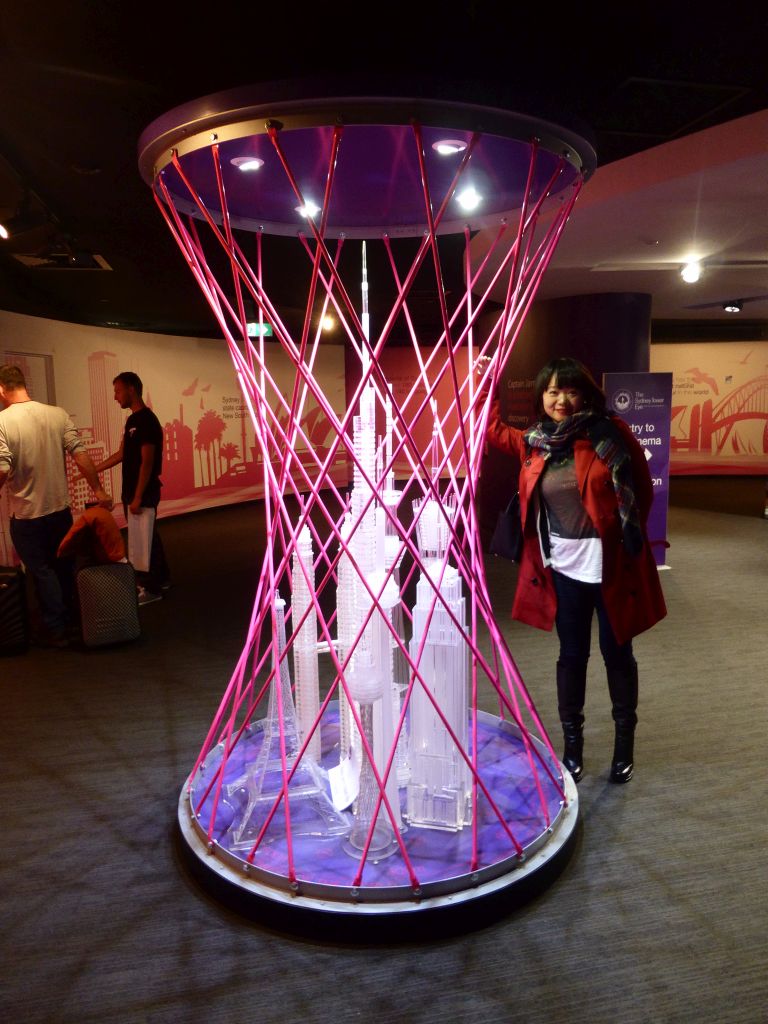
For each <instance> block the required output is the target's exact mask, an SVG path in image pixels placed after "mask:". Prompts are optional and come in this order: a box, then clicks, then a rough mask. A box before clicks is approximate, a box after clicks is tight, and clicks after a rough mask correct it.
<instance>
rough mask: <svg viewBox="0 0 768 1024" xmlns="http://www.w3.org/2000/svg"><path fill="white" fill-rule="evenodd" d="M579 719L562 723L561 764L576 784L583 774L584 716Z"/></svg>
mask: <svg viewBox="0 0 768 1024" xmlns="http://www.w3.org/2000/svg"><path fill="white" fill-rule="evenodd" d="M579 719H580V721H576V720H572V721H570V722H563V723H562V724H563V737H564V739H565V749H564V750H563V764H564V765H565V767H566V768H567V769H568V771H569V772H570V773H571V775H572V776H573V781H574V782H578V781H579V779H580V778H581V776H582V775H583V774H584V716H583V715H579Z"/></svg>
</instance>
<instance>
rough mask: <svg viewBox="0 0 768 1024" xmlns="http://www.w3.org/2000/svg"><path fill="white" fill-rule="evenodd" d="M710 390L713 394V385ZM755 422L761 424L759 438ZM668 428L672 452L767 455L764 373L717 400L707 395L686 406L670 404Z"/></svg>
mask: <svg viewBox="0 0 768 1024" xmlns="http://www.w3.org/2000/svg"><path fill="white" fill-rule="evenodd" d="M714 383H715V382H714V381H712V384H714ZM713 390H714V391H715V393H717V386H716V385H715V387H714V388H713ZM686 413H687V417H686ZM686 418H687V419H688V424H687V434H686V433H684V431H685V429H686V426H685V422H684V421H685V419H686ZM755 421H760V422H762V424H763V429H762V437H759V436H758V435H756V433H755V425H756V424H755ZM672 431H673V436H672V451H673V452H674V451H680V452H683V451H687V452H701V453H705V454H710V455H727V454H734V455H745V454H758V453H760V454H763V455H766V454H768V375H765V374H764V375H762V376H760V377H754V378H753V379H752V380H749V381H747V382H746V383H744V384H741V385H739V387H737V388H736V389H735V390H734V391H730V392H729V393H728V394H727V395H724V396H723V397H722V398H720V400H719V401H716V400H715V399H712V398H707V399H705V400H704V401H702V402H698V403H696V404H695V405H691V406H687V407H686V406H684V405H674V404H673V406H672ZM676 431H677V433H675V432H676ZM756 437H757V440H756Z"/></svg>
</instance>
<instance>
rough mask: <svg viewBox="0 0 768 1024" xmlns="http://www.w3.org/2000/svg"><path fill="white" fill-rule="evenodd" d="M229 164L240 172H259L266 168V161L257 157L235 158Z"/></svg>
mask: <svg viewBox="0 0 768 1024" xmlns="http://www.w3.org/2000/svg"><path fill="white" fill-rule="evenodd" d="M229 162H230V163H231V164H234V166H235V167H237V169H238V170H239V171H258V169H259V168H260V167H263V166H264V161H263V160H261V159H260V158H259V157H257V156H233V157H232V159H231V160H230V161H229Z"/></svg>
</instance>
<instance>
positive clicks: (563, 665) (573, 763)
mask: <svg viewBox="0 0 768 1024" xmlns="http://www.w3.org/2000/svg"><path fill="white" fill-rule="evenodd" d="M586 686H587V666H586V665H571V664H568V663H567V662H564V661H558V663H557V710H558V712H559V714H560V721H561V723H562V726H563V738H564V739H565V749H564V751H563V764H564V765H565V767H566V768H567V769H568V771H569V772H570V773H571V775H572V776H573V781H574V782H578V781H579V779H580V778H581V776H582V775H583V774H584V715H583V714H582V710H583V708H584V694H585V691H586Z"/></svg>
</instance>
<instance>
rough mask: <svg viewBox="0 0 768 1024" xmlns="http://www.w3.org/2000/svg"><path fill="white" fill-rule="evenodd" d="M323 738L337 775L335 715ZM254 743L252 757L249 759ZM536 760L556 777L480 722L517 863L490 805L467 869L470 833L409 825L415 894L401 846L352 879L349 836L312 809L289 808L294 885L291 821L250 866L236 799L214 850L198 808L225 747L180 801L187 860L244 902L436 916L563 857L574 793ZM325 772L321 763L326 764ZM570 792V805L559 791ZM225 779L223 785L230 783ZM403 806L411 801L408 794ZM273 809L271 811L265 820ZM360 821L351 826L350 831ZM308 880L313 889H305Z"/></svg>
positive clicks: (497, 725)
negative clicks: (240, 839)
mask: <svg viewBox="0 0 768 1024" xmlns="http://www.w3.org/2000/svg"><path fill="white" fill-rule="evenodd" d="M327 717H328V718H329V721H328V724H327V725H325V727H324V728H323V732H322V762H323V764H327V765H328V766H331V765H332V764H333V763H334V759H335V758H337V757H338V715H337V713H333V712H332V713H331V714H330V715H329V716H327ZM261 742H262V734H261V730H259V729H254V730H253V732H252V734H251V736H250V737H249V740H248V744H246V745H245V746H244V748H243V752H242V754H241V755H240V756H242V757H243V758H249V759H250V758H253V757H254V756H256V754H257V753H258V747H259V745H260V744H261ZM248 745H251V746H252V747H253V749H251V750H248ZM540 752H541V754H542V756H543V757H544V758H545V759H546V761H547V763H548V765H549V767H550V769H551V771H552V772H553V774H554V778H553V779H550V777H549V773H548V772H546V771H541V770H540V771H539V772H538V773H535V774H536V776H537V777H536V778H532V773H531V771H530V755H529V751H528V750H527V749H526V744H525V743H524V741H523V739H522V737H521V734H520V730H519V729H518V728H517V727H516V726H514V725H512V724H510V723H509V722H507V721H504V720H502V719H499V718H496V717H494V716H492V715H489V714H487V713H485V712H482V711H481V712H478V759H479V763H480V766H481V770H482V772H483V777H484V778H485V779H486V780H488V781H489V782H490V784H491V788H492V792H493V796H494V801H495V803H496V807H497V809H498V810H499V811H501V812H502V814H503V818H504V821H505V822H506V824H507V826H508V828H509V830H510V831H511V832H512V834H513V835H514V836H515V838H516V839H517V841H518V843H519V844H520V846H521V847H522V850H523V853H522V855H518V854H517V853H516V852H515V849H514V848H513V846H512V843H511V842H510V837H509V834H508V832H507V831H506V829H505V828H504V827H503V825H502V823H501V822H500V821H499V819H498V817H497V815H496V814H495V813H494V812H493V811H492V810H491V808H490V806H489V805H488V802H487V801H485V800H484V799H483V798H482V797H481V798H479V800H478V822H477V831H478V857H479V859H478V864H477V867H476V869H475V870H472V871H468V870H467V864H468V861H469V854H470V849H471V842H472V838H471V831H472V830H471V829H463V830H461V831H457V832H449V831H441V830H436V829H424V828H413V827H406V828H404V830H403V832H402V833H401V839H402V842H403V843H404V845H405V848H406V850H407V852H408V856H409V858H410V861H411V863H412V865H413V868H414V870H415V872H416V875H417V877H418V885H416V886H413V885H412V884H411V882H410V879H409V876H408V872H407V871H406V869H405V866H404V862H403V859H402V857H400V856H398V855H396V854H398V852H399V848H398V847H397V846H395V847H394V849H390V850H388V851H387V854H386V855H385V856H383V857H379V858H376V857H375V856H374V854H373V853H372V852H371V853H370V854H369V857H368V860H367V861H366V864H365V870H364V874H363V881H362V884H361V885H359V886H354V885H352V884H351V879H352V878H353V876H354V874H355V865H354V864H353V863H352V862H351V860H350V854H349V851H348V850H347V849H346V848H345V847H346V846H347V845H348V838H347V837H346V836H344V835H340V834H339V833H338V831H337V830H336V829H335V828H332V829H328V828H327V827H326V826H327V821H326V818H325V817H324V816H323V815H322V814H320V813H318V809H317V807H316V806H315V804H314V803H313V802H312V801H311V800H306V799H303V798H301V797H298V798H297V799H290V815H291V823H292V832H293V837H292V844H291V856H292V861H293V865H294V871H295V877H296V881H295V882H291V881H289V877H288V876H289V870H288V844H287V843H286V838H285V814H284V811H282V810H278V811H277V812H276V813H275V814H274V816H273V818H272V821H271V823H270V826H269V828H268V829H267V831H266V833H265V837H264V840H263V841H262V843H261V844H260V846H259V848H258V850H257V851H256V853H255V855H254V856H253V858H252V860H251V859H250V858H249V851H248V850H242V849H240V850H235V849H234V848H233V847H234V846H235V845H236V844H235V843H233V839H232V836H233V833H234V831H235V830H236V825H237V821H238V815H239V813H241V808H239V806H238V801H237V794H235V795H234V796H233V797H232V798H231V799H228V800H227V801H220V802H219V804H218V807H217V815H216V820H215V822H214V823H213V829H212V835H213V837H214V839H213V841H212V842H211V843H209V842H208V840H207V836H208V834H209V830H210V826H211V822H210V817H209V816H210V808H211V806H212V800H211V799H210V797H209V798H208V799H207V800H206V801H205V802H204V803H203V805H202V807H201V810H200V813H199V815H195V814H194V813H193V811H192V808H193V807H195V806H198V803H199V800H200V798H201V796H202V794H203V793H204V792H205V790H206V787H207V785H208V781H209V779H210V778H211V776H212V775H215V773H216V771H217V768H218V761H220V757H221V751H220V750H218V748H217V749H216V750H214V751H212V752H211V754H210V756H209V758H208V761H207V763H206V765H205V766H202V767H201V768H200V769H199V770H198V772H197V774H196V775H195V776H194V777H193V778H192V779H191V780H189V783H188V785H187V786H185V787H184V790H183V792H182V796H181V799H180V802H179V825H180V827H181V833H182V836H183V839H184V841H185V842H186V844H187V846H188V847H189V850H190V852H191V853H192V854H193V855H194V856H195V857H196V858H197V859H198V861H199V865H200V866H202V867H203V868H204V872H203V874H204V875H205V874H210V875H211V876H212V879H211V880H212V881H214V880H215V881H216V882H217V883H221V882H224V883H226V884H228V885H229V886H231V887H232V888H233V890H234V891H235V892H237V891H238V890H239V891H240V892H241V893H242V895H243V898H244V899H245V898H246V897H247V896H248V895H249V894H250V895H251V896H258V897H263V898H266V899H269V900H273V901H277V902H280V903H286V904H291V905H293V906H296V907H301V908H303V909H312V910H317V911H320V912H332V913H333V912H335V913H363V914H381V913H384V914H393V913H402V912H412V911H418V910H426V909H429V908H432V907H438V906H447V905H451V904H456V903H465V902H468V901H470V900H473V899H477V898H480V897H483V896H486V895H488V893H491V892H498V891H500V890H502V889H506V888H508V887H510V886H514V885H516V884H517V883H519V882H522V881H523V880H524V879H529V878H530V876H531V875H532V873H534V872H536V871H538V870H539V869H541V868H543V867H544V866H545V865H546V864H548V863H549V862H550V861H551V860H552V859H553V858H555V857H557V855H558V854H559V853H560V852H561V851H562V849H563V847H564V846H565V845H566V843H567V842H568V840H569V839H570V837H571V835H572V833H573V831H574V829H575V827H576V823H577V820H578V797H577V793H576V786H575V784H574V782H573V780H572V779H571V776H570V775H569V773H568V772H566V771H564V770H563V767H562V765H561V764H560V763H559V762H555V761H553V760H552V759H551V757H550V755H549V754H547V752H546V750H545V748H544V747H543V745H540ZM239 759H240V758H239V757H238V758H234V757H233V758H230V759H229V761H228V764H227V772H230V771H231V772H232V775H233V777H234V775H235V774H236V773H237V771H238V762H239ZM321 771H322V765H321ZM555 780H556V781H557V783H559V784H560V785H562V786H563V788H564V791H565V795H566V800H563V799H562V796H561V793H560V790H559V788H558V786H557V785H556V782H555ZM225 781H226V780H225ZM538 786H540V787H541V788H542V789H543V791H544V794H545V797H546V802H547V810H548V813H549V817H550V824H549V825H548V826H547V827H544V828H543V827H542V825H541V815H540V811H539V800H540V798H539V793H538V792H537V788H538ZM401 794H402V808H403V809H404V808H405V802H406V793H405V790H404V789H403V790H401ZM270 810H271V807H266V806H265V808H264V818H266V815H267V813H268V812H269V811H270ZM351 823H352V819H351V816H350V824H351ZM307 878H309V879H311V881H305V879H307Z"/></svg>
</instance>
